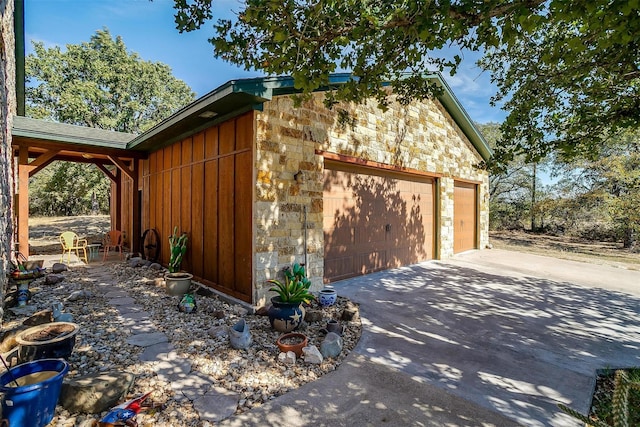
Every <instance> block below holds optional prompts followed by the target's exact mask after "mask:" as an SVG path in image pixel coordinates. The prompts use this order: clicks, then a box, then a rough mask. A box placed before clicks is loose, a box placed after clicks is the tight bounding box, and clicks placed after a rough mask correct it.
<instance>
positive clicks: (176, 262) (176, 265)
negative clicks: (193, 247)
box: [169, 225, 188, 273]
mask: <svg viewBox="0 0 640 427" xmlns="http://www.w3.org/2000/svg"><path fill="white" fill-rule="evenodd" d="M187 240H188V239H187V233H182V234H181V235H178V226H177V225H176V226H175V227H174V228H173V235H171V236H169V250H170V254H169V273H175V272H177V271H179V270H180V264H182V258H184V254H185V253H187Z"/></svg>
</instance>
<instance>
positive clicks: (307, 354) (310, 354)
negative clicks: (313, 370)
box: [302, 345, 324, 365]
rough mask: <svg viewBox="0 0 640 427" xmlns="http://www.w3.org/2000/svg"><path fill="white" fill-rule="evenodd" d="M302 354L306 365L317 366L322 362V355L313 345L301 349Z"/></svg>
mask: <svg viewBox="0 0 640 427" xmlns="http://www.w3.org/2000/svg"><path fill="white" fill-rule="evenodd" d="M302 354H303V355H304V361H305V362H307V363H312V364H314V365H319V364H321V363H322V361H323V360H324V359H323V357H322V353H320V350H318V347H316V346H315V345H310V346H308V347H305V348H303V349H302Z"/></svg>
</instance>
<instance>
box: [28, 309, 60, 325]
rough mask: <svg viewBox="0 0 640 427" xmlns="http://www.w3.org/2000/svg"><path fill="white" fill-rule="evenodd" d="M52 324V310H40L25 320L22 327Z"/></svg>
mask: <svg viewBox="0 0 640 427" xmlns="http://www.w3.org/2000/svg"><path fill="white" fill-rule="evenodd" d="M51 322H53V311H52V310H40V311H37V312H35V313H34V314H33V315H32V316H30V317H28V318H26V319H25V320H24V321H23V322H22V324H23V325H24V326H38V325H42V324H45V323H51Z"/></svg>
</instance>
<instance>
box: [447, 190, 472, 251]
mask: <svg viewBox="0 0 640 427" xmlns="http://www.w3.org/2000/svg"><path fill="white" fill-rule="evenodd" d="M477 187H478V186H477V185H476V184H470V183H466V182H459V181H456V182H455V184H454V191H453V252H454V253H456V254H457V253H460V252H463V251H468V250H469V249H475V248H476V242H477V232H478V231H477V230H478V221H477V197H476V194H477Z"/></svg>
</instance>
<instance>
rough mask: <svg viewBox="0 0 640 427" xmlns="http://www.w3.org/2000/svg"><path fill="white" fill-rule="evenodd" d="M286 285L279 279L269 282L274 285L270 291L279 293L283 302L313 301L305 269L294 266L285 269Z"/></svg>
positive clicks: (298, 265)
mask: <svg viewBox="0 0 640 427" xmlns="http://www.w3.org/2000/svg"><path fill="white" fill-rule="evenodd" d="M284 279H285V280H284V283H282V282H281V281H280V280H277V279H271V280H268V281H267V282H269V283H271V284H273V285H274V286H272V287H271V288H269V290H270V291H273V292H277V293H278V296H279V297H280V301H281V302H288V303H296V304H297V303H303V302H310V301H311V300H313V295H312V294H311V293H310V292H309V288H310V287H311V281H310V280H309V279H308V278H307V276H306V274H305V271H304V267H303V266H301V265H300V264H294V265H293V267H287V268H285V269H284Z"/></svg>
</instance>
